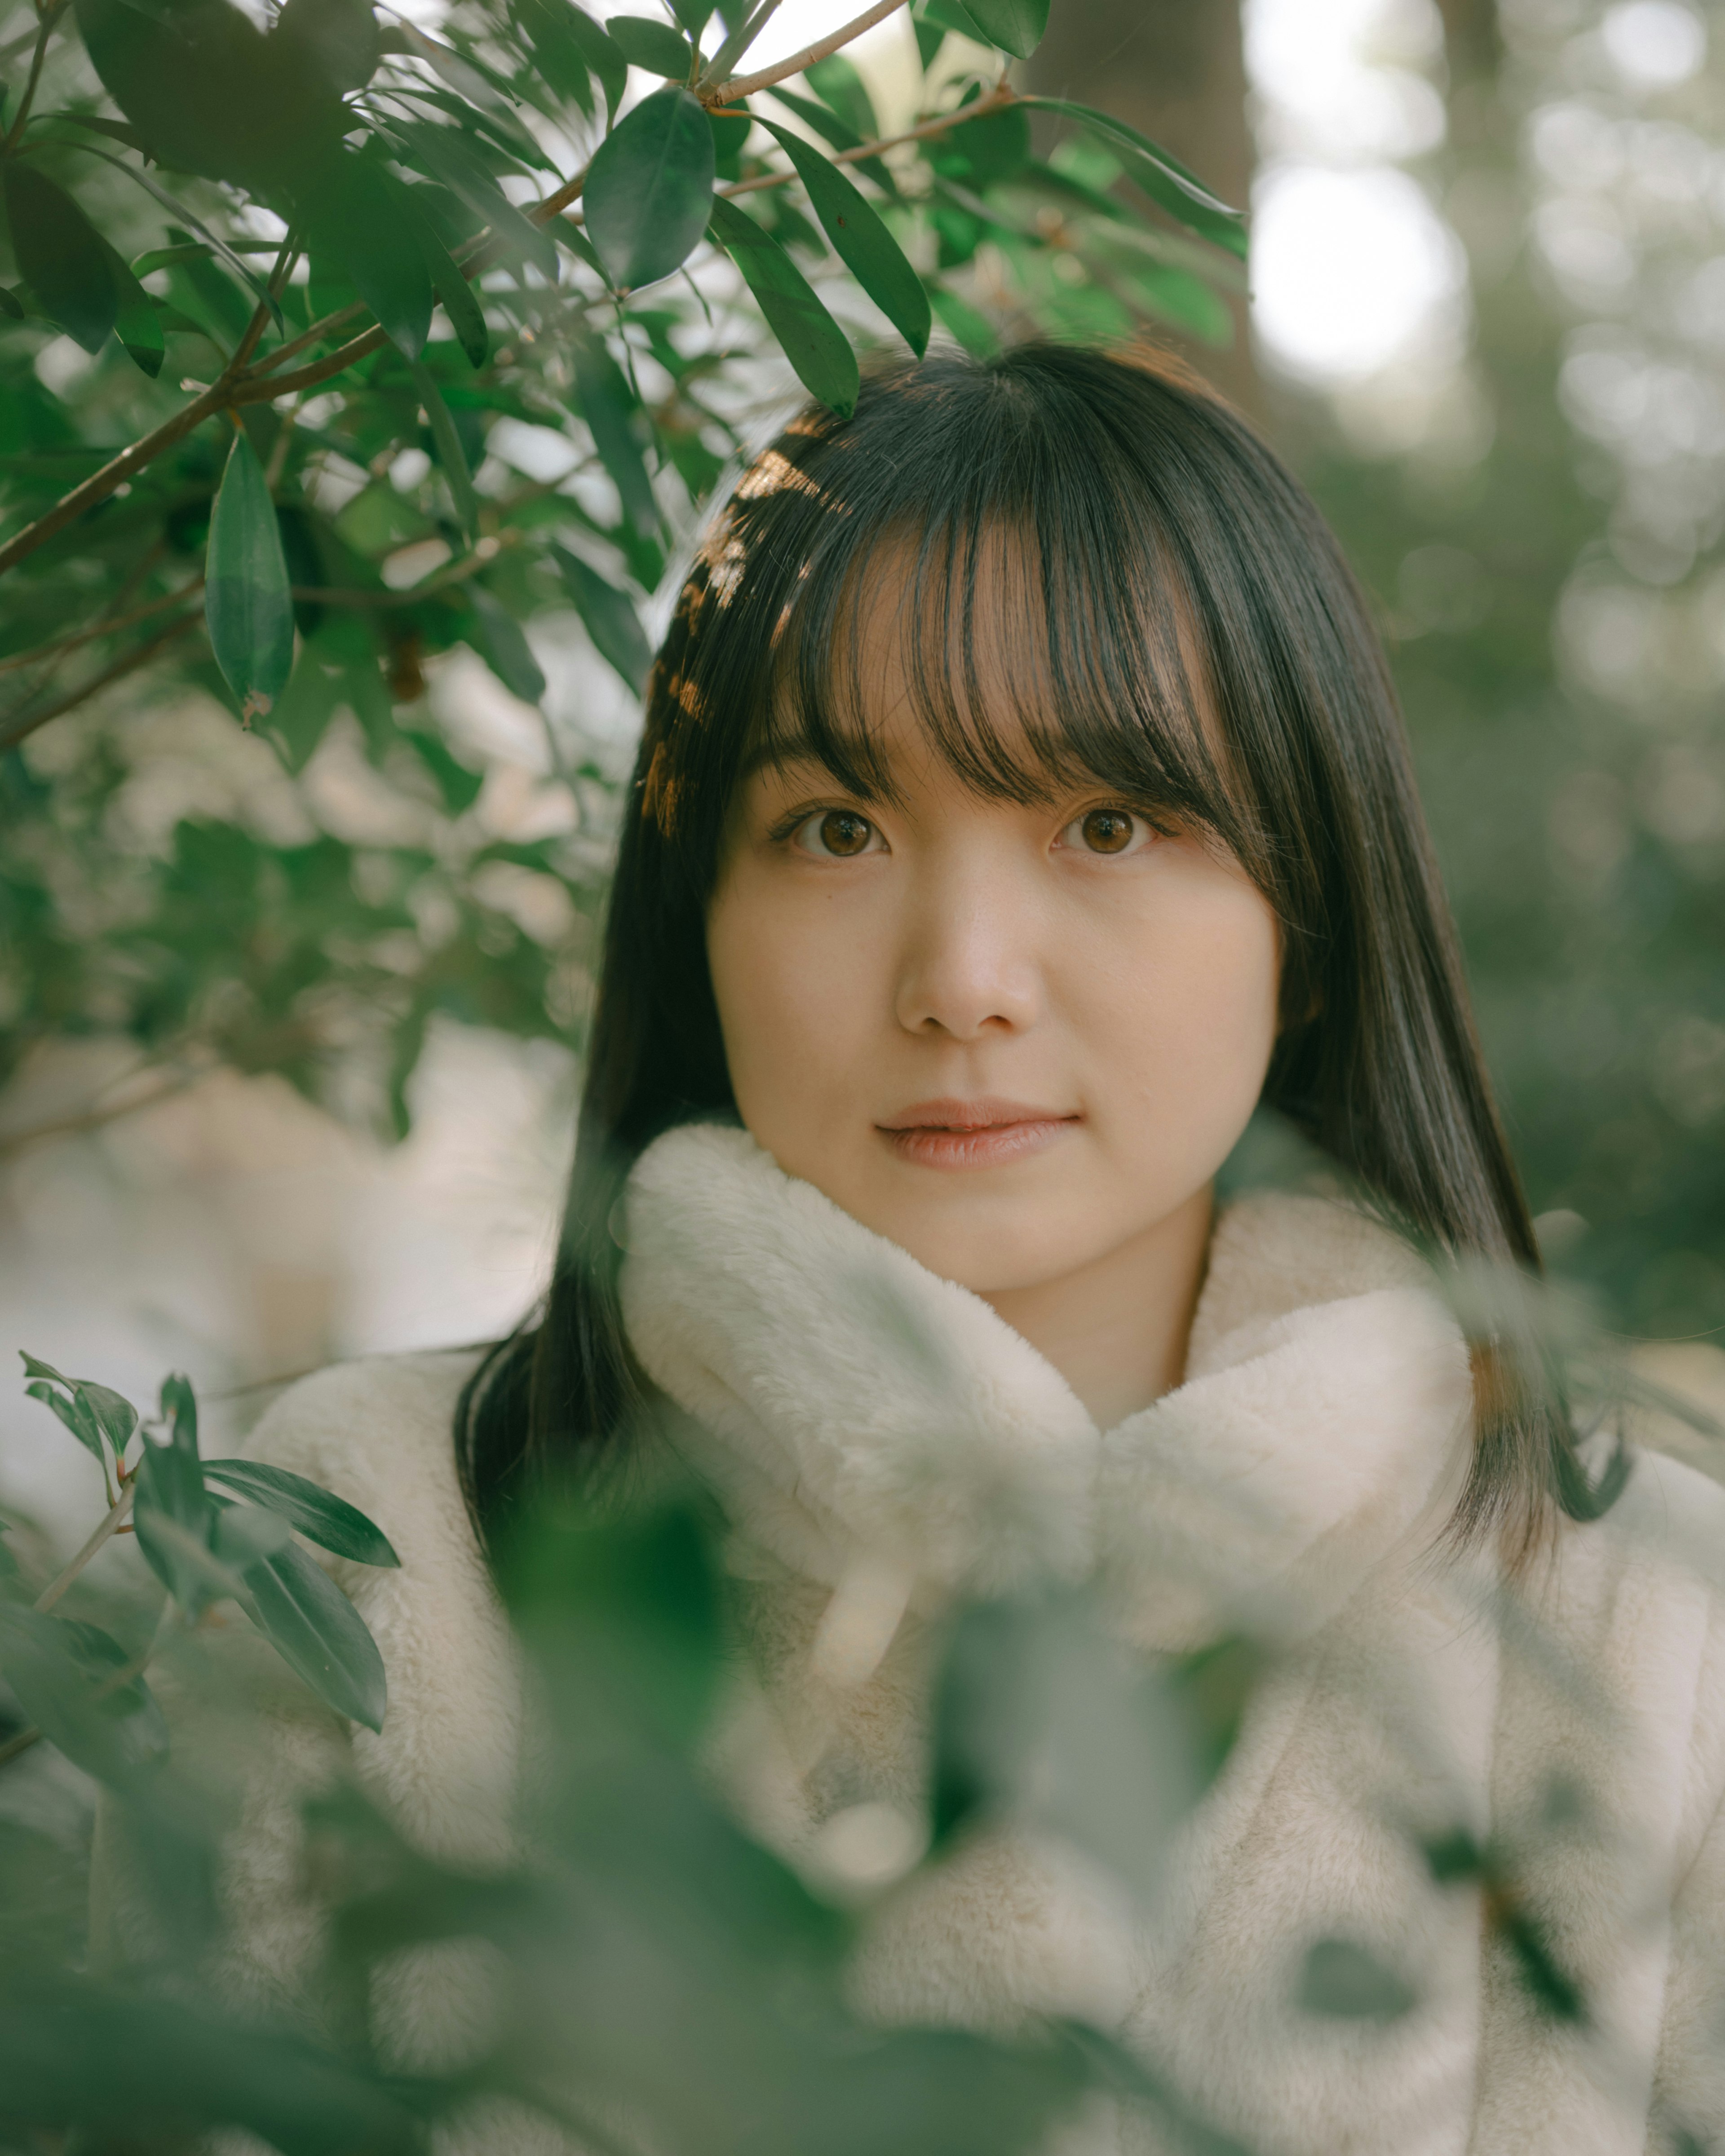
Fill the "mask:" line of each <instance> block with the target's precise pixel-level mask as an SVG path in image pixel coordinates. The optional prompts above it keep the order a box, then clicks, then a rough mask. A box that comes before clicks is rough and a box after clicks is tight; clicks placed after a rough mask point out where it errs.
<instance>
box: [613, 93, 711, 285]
mask: <svg viewBox="0 0 1725 2156" xmlns="http://www.w3.org/2000/svg"><path fill="white" fill-rule="evenodd" d="M713 155H714V152H713V131H712V129H711V127H710V126H708V125H707V118H706V111H705V110H704V109H703V108H702V106H701V103H700V100H698V99H696V98H693V97H691V95H689V92H688V91H687V90H655V92H654V93H653V95H652V96H650V97H644V98H643V99H642V100H641V102H640V103H639V105H636V107H635V108H634V111H633V112H631V113H629V115H627V116H626V117H625V118H624V120H623V121H621V122H620V123H619V125H618V126H616V127H615V128H614V129H613V130H612V131H611V133H610V134H609V135H608V136H606V137H605V140H604V141H603V142H602V143H601V144H600V145H599V146H598V150H597V151H595V153H594V156H593V164H592V166H591V167H590V168H589V170H588V176H587V191H586V196H585V203H586V208H587V229H588V237H589V238H590V239H592V241H593V245H594V247H595V248H596V249H598V256H599V259H600V260H601V261H602V262H603V264H604V265H605V269H606V273H607V275H608V276H609V277H610V280H611V281H612V283H613V284H614V285H615V286H616V287H617V288H618V290H619V291H633V290H634V289H635V288H636V287H637V286H639V285H651V284H653V283H655V281H656V280H658V279H659V278H660V277H669V276H670V274H671V272H672V271H673V270H674V269H680V268H681V266H682V264H684V262H685V260H686V259H688V256H689V254H690V253H691V249H693V248H694V247H695V246H696V244H697V243H698V242H699V240H700V239H701V234H702V233H703V232H704V231H706V226H707V219H708V217H709V215H710V214H711V208H712V202H713Z"/></svg>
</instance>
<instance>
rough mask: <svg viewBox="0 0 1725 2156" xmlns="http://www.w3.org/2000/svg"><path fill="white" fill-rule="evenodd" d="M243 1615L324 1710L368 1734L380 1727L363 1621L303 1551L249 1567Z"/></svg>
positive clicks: (382, 1694)
mask: <svg viewBox="0 0 1725 2156" xmlns="http://www.w3.org/2000/svg"><path fill="white" fill-rule="evenodd" d="M241 1577H242V1578H243V1579H244V1583H245V1588H246V1594H247V1602H246V1611H247V1614H248V1615H249V1617H250V1618H251V1620H252V1622H253V1623H254V1625H256V1626H257V1628H258V1630H259V1631H260V1632H261V1633H262V1634H263V1635H264V1638H265V1639H266V1640H268V1641H269V1642H270V1645H271V1646H272V1647H274V1648H275V1651H276V1653H277V1654H279V1655H280V1656H281V1658H282V1660H283V1661H285V1663H286V1664H287V1666H288V1667H289V1668H290V1670H292V1671H294V1673H295V1676H299V1677H300V1678H302V1679H303V1680H304V1681H305V1683H306V1684H308V1685H310V1686H311V1689H312V1691H315V1692H316V1694H317V1696H318V1697H319V1698H320V1699H321V1700H322V1701H323V1702H324V1703H325V1705H326V1706H327V1707H333V1708H334V1710H335V1711H336V1713H337V1714H340V1715H343V1716H345V1717H347V1720H348V1721H350V1722H362V1723H363V1725H364V1726H365V1727H366V1728H367V1729H381V1728H382V1727H383V1710H384V1707H385V1704H386V1701H387V1697H388V1687H387V1684H386V1681H385V1678H384V1674H383V1657H382V1655H380V1654H379V1653H378V1652H377V1641H376V1640H373V1639H372V1635H371V1634H370V1633H369V1632H368V1631H367V1630H366V1625H365V1620H364V1619H363V1618H362V1616H361V1615H360V1614H359V1612H358V1610H357V1609H355V1608H354V1606H353V1604H352V1603H351V1602H350V1601H349V1600H348V1599H347V1596H346V1595H345V1594H343V1593H342V1592H341V1589H340V1588H339V1587H337V1586H336V1583H335V1582H334V1580H332V1579H331V1578H330V1576H329V1574H328V1573H326V1572H325V1571H324V1570H323V1569H322V1568H321V1566H319V1565H317V1564H316V1563H313V1562H312V1560H311V1558H309V1557H307V1556H306V1554H305V1551H304V1550H302V1549H296V1548H291V1547H290V1548H287V1549H285V1550H283V1551H281V1552H280V1554H279V1555H278V1556H275V1557H271V1558H264V1559H262V1560H261V1561H260V1562H259V1563H256V1564H251V1565H248V1566H247V1567H246V1568H245V1569H244V1572H243V1573H242V1574H241Z"/></svg>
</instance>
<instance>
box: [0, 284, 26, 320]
mask: <svg viewBox="0 0 1725 2156" xmlns="http://www.w3.org/2000/svg"><path fill="white" fill-rule="evenodd" d="M0 314H5V315H8V316H10V317H11V318H12V320H13V321H15V322H21V321H23V319H24V306H23V300H20V299H19V297H18V294H17V293H16V292H14V291H13V289H12V287H11V286H10V285H0Z"/></svg>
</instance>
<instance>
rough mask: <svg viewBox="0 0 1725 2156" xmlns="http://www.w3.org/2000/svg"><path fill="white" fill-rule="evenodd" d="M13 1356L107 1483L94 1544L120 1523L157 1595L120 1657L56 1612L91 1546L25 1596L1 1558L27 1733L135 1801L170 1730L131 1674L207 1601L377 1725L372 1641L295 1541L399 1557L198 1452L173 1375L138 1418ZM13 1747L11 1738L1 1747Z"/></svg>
mask: <svg viewBox="0 0 1725 2156" xmlns="http://www.w3.org/2000/svg"><path fill="white" fill-rule="evenodd" d="M23 1359H24V1367H25V1370H26V1373H27V1374H28V1379H29V1383H28V1386H27V1387H26V1389H27V1391H28V1393H29V1394H30V1395H31V1396H32V1398H33V1399H39V1400H40V1401H42V1402H43V1403H44V1404H45V1405H47V1406H48V1407H50V1408H51V1409H53V1410H54V1413H55V1414H57V1415H58V1416H59V1419H60V1420H61V1421H62V1422H63V1423H64V1424H65V1426H66V1427H67V1429H68V1430H70V1431H71V1433H72V1435H74V1437H75V1438H77V1439H78V1440H79V1442H80V1444H81V1445H85V1447H86V1448H87V1449H88V1450H90V1452H92V1453H93V1454H95V1456H96V1458H97V1459H98V1460H100V1461H101V1463H102V1467H103V1471H104V1474H105V1476H108V1477H109V1485H108V1486H109V1490H110V1498H111V1504H110V1512H109V1515H108V1518H107V1520H106V1521H105V1522H104V1523H103V1527H104V1537H98V1538H96V1539H97V1546H100V1539H102V1538H105V1535H107V1534H112V1533H114V1532H122V1531H124V1530H126V1529H127V1528H130V1529H131V1531H132V1532H135V1533H136V1537H137V1546H138V1548H139V1550H140V1552H141V1553H142V1556H143V1558H144V1561H145V1563H146V1564H147V1565H148V1567H149V1568H150V1570H151V1573H153V1574H154V1575H155V1577H156V1579H157V1582H158V1583H159V1584H160V1585H161V1586H162V1588H163V1589H165V1590H166V1593H167V1601H166V1603H165V1604H163V1606H162V1609H161V1611H160V1613H159V1615H158V1619H157V1625H156V1631H155V1637H154V1639H153V1640H151V1642H150V1643H149V1644H148V1645H145V1646H144V1647H142V1649H141V1650H137V1651H129V1650H127V1648H126V1646H125V1645H122V1644H121V1641H120V1640H117V1639H116V1638H115V1637H114V1635H113V1634H112V1633H111V1632H110V1631H108V1630H105V1629H103V1628H102V1627H101V1626H100V1625H94V1624H90V1623H87V1622H85V1621H82V1620H77V1619H74V1618H69V1617H64V1616H61V1615H59V1614H56V1611H55V1605H56V1604H57V1603H58V1602H59V1600H60V1599H61V1598H62V1596H63V1594H64V1592H65V1591H66V1589H68V1588H69V1586H70V1585H71V1584H72V1583H73V1581H74V1579H75V1578H76V1576H77V1574H78V1573H79V1572H80V1570H81V1569H82V1566H83V1563H85V1562H86V1561H87V1559H88V1557H89V1555H91V1554H93V1551H90V1552H86V1553H84V1554H82V1555H80V1558H79V1559H74V1564H73V1567H72V1568H69V1572H68V1573H65V1574H63V1575H62V1576H61V1578H59V1579H58V1580H55V1581H54V1582H52V1583H50V1584H49V1586H48V1587H46V1588H45V1589H44V1590H43V1591H42V1592H41V1593H40V1594H38V1595H37V1596H36V1598H35V1599H34V1601H33V1602H32V1601H30V1600H28V1599H26V1597H25V1592H24V1589H23V1584H22V1578H21V1574H20V1573H19V1570H18V1568H17V1567H16V1565H15V1564H13V1565H11V1566H9V1567H8V1568H6V1569H5V1570H4V1571H3V1572H0V1676H3V1678H4V1680H5V1682H6V1685H7V1686H8V1688H9V1690H10V1691H11V1692H12V1694H13V1697H15V1698H16V1700H17V1701H18V1705H19V1707H20V1708H21V1710H22V1712H23V1714H24V1716H26V1717H28V1725H29V1733H31V1734H33V1735H35V1736H39V1737H40V1738H44V1739H45V1740H46V1741H47V1742H48V1743H51V1744H53V1745H54V1746H55V1747H56V1748H58V1749H59V1751H61V1752H62V1753H64V1754H65V1756H66V1758H69V1760H70V1761H71V1762H72V1763H73V1764H74V1766H77V1767H80V1768H83V1770H84V1771H85V1774H90V1775H93V1776H94V1777H95V1779H96V1780H97V1781H99V1782H100V1783H103V1784H105V1785H107V1786H108V1787H109V1788H110V1789H114V1790H116V1791H118V1792H140V1791H141V1792H142V1793H143V1794H144V1796H145V1798H146V1800H149V1799H150V1793H151V1790H153V1789H154V1788H155V1784H156V1779H157V1777H159V1776H160V1774H162V1771H163V1769H164V1768H165V1765H166V1763H167V1753H168V1733H167V1725H166V1724H165V1722H163V1719H162V1712H161V1710H160V1708H159V1707H157V1702H156V1700H155V1698H154V1697H153V1695H152V1694H151V1691H150V1688H149V1686H148V1683H147V1682H146V1678H145V1675H144V1671H145V1670H146V1666H147V1665H148V1663H149V1661H150V1660H151V1655H152V1654H153V1652H154V1651H155V1649H156V1647H157V1645H158V1644H159V1643H160V1642H161V1641H162V1639H163V1637H164V1636H165V1635H167V1633H168V1632H169V1631H170V1630H171V1629H172V1628H173V1627H175V1626H195V1625H197V1624H198V1620H200V1619H201V1618H202V1617H203V1615H204V1614H205V1613H206V1612H207V1611H208V1610H209V1609H211V1608H212V1607H213V1605H215V1604H220V1603H234V1604H238V1605H239V1608H240V1609H242V1610H243V1611H244V1613H245V1614H246V1616H247V1617H249V1619H250V1620H251V1622H252V1624H253V1625H254V1626H255V1627H256V1628H257V1630H259V1632H260V1633H262V1635H264V1638H265V1639H266V1640H269V1642H270V1645H272V1646H273V1647H274V1648H275V1650H276V1652H277V1653H278V1654H279V1655H280V1656H281V1658H282V1660H283V1661H285V1662H286V1664H287V1665H288V1666H289V1668H290V1669H291V1670H292V1671H294V1673H295V1676H298V1677H299V1678H300V1680H301V1681H303V1682H304V1683H305V1684H306V1685H308V1686H310V1687H311V1690H312V1691H315V1692H316V1694H317V1696H318V1697H319V1698H320V1699H321V1700H322V1701H323V1702H325V1703H326V1705H327V1706H329V1707H332V1708H333V1709H334V1710H335V1712H336V1713H338V1714H341V1715H343V1716H346V1717H347V1718H348V1719H350V1720H352V1721H354V1722H362V1723H364V1724H365V1726H366V1727H367V1728H371V1729H377V1728H379V1727H382V1719H383V1713H384V1707H385V1685H384V1676H383V1663H382V1657H381V1656H380V1655H379V1654H378V1652H377V1645H376V1644H375V1642H374V1641H373V1640H372V1636H371V1634H370V1633H369V1632H368V1631H367V1630H366V1627H365V1625H364V1623H363V1622H362V1620H361V1618H360V1616H359V1614H358V1612H357V1610H356V1609H354V1607H353V1604H352V1603H351V1602H350V1601H349V1600H348V1599H347V1595H346V1594H344V1593H343V1592H342V1590H341V1588H340V1586H339V1585H338V1584H336V1581H335V1580H334V1579H333V1578H331V1576H330V1574H329V1573H328V1572H327V1571H326V1569H325V1568H323V1567H322V1566H321V1565H320V1564H318V1563H316V1561H315V1560H314V1559H313V1558H311V1557H310V1556H309V1555H308V1554H307V1553H306V1552H305V1549H304V1548H301V1547H300V1543H297V1542H295V1539H294V1537H295V1535H299V1536H301V1537H304V1538H305V1541H307V1542H310V1543H315V1544H316V1546H317V1547H318V1548H321V1549H324V1550H327V1551H329V1552H330V1553H331V1554H332V1555H334V1556H336V1557H338V1558H341V1559H343V1560H345V1561H346V1562H347V1563H351V1564H361V1565H386V1566H393V1565H395V1564H396V1563H398V1559H397V1557H396V1554H395V1552H394V1551H393V1549H392V1548H390V1546H389V1543H388V1539H387V1537H385V1536H384V1535H383V1534H382V1532H381V1530H380V1529H379V1528H378V1527H377V1526H376V1525H375V1524H374V1523H373V1522H372V1521H370V1520H368V1519H367V1517H365V1515H364V1514H363V1513H362V1512H358V1511H357V1510H356V1509H355V1507H353V1506H352V1505H350V1504H348V1503H347V1502H346V1501H345V1500H343V1499H342V1498H340V1497H337V1496H334V1495H332V1494H331V1492H330V1491H327V1490H324V1489H321V1488H320V1487H319V1486H317V1484H316V1483H315V1482H311V1481H307V1480H306V1479H305V1476H300V1475H294V1474H290V1473H288V1472H287V1471H285V1470H284V1469H281V1468H277V1467H268V1466H259V1465H256V1464H254V1462H252V1461H250V1460H207V1459H204V1458H203V1456H202V1455H201V1454H200V1452H199V1450H198V1404H197V1401H196V1399H195V1398H194V1396H193V1390H192V1387H191V1385H190V1384H189V1383H188V1382H187V1380H186V1379H185V1378H182V1377H170V1378H167V1379H166V1380H165V1381H164V1383H163V1384H162V1396H161V1403H160V1411H159V1414H157V1416H156V1417H154V1418H153V1419H151V1422H150V1423H149V1424H144V1423H141V1420H140V1418H139V1415H138V1413H137V1410H136V1408H134V1407H133V1406H132V1404H131V1402H130V1401H128V1400H126V1399H122V1398H121V1396H120V1394H117V1393H116V1392H113V1391H112V1390H110V1389H109V1388H108V1387H107V1386H105V1385H100V1384H98V1383H95V1382H94V1381H93V1380H91V1379H89V1378H68V1377H65V1376H64V1375H62V1373H60V1372H59V1371H58V1370H55V1369H54V1368H51V1367H50V1366H49V1364H47V1363H42V1362H39V1361H38V1360H37V1359H36V1358H35V1357H33V1356H31V1355H26V1356H25V1357H24V1358H23ZM152 1430H157V1431H159V1432H160V1433H161V1434H160V1435H151V1431H152ZM128 1516H129V1517H128ZM22 1733H23V1732H20V1733H19V1734H22ZM18 1748H20V1746H19V1735H18V1734H15V1735H14V1736H13V1738H11V1739H10V1740H9V1741H8V1744H7V1747H6V1754H7V1756H9V1755H10V1754H11V1753H13V1752H15V1751H16V1750H18Z"/></svg>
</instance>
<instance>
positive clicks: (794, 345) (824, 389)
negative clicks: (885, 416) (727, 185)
mask: <svg viewBox="0 0 1725 2156" xmlns="http://www.w3.org/2000/svg"><path fill="white" fill-rule="evenodd" d="M712 234H713V238H714V239H716V241H717V242H718V244H720V245H721V247H722V248H723V249H725V251H726V254H729V255H730V257H731V259H732V261H733V262H735V263H736V264H737V268H738V269H740V270H741V271H742V275H743V277H744V279H745V280H746V281H747V285H748V287H749V290H751V291H752V293H753V294H754V295H755V298H756V300H757V301H758V302H759V304H760V309H761V312H762V314H763V315H764V316H766V317H767V321H768V326H769V327H770V328H771V330H772V331H773V335H774V336H776V337H777V338H778V341H779V343H780V344H781V345H782V346H783V347H784V355H785V357H786V358H787V359H788V360H789V362H791V365H792V366H793V367H794V368H795V369H796V371H797V375H798V379H799V380H800V381H801V382H802V383H803V386H804V388H807V389H808V390H809V393H810V394H811V395H812V396H814V397H817V398H819V400H820V402H821V403H823V404H824V405H826V406H828V407H829V408H830V409H831V410H833V411H834V412H836V413H838V414H839V417H840V418H849V417H850V414H851V413H852V412H854V411H855V408H856V396H857V389H858V387H859V382H860V377H859V374H858V371H857V364H856V354H855V352H853V351H852V350H851V348H850V339H849V338H848V337H847V336H845V332H844V331H843V330H841V329H840V328H839V325H838V324H837V323H836V322H835V321H834V320H833V318H832V316H830V315H829V313H828V312H827V311H826V309H825V308H824V306H823V305H821V303H820V301H819V300H818V299H817V298H816V297H815V295H814V290H813V289H812V288H811V286H810V285H809V280H808V279H807V278H806V277H805V276H804V275H803V273H802V271H801V270H800V269H798V267H797V265H796V264H795V263H794V262H793V261H792V259H791V258H790V256H789V255H788V254H786V253H785V251H784V249H783V248H782V247H781V246H780V245H779V244H778V241H777V240H776V239H773V236H772V234H770V233H768V232H763V231H762V228H761V227H760V226H759V225H758V224H757V223H755V221H754V219H753V218H752V217H747V216H745V215H744V213H743V212H742V210H740V209H738V208H737V207H736V205H735V204H734V203H731V202H728V201H726V199H725V198H723V197H722V196H719V197H716V198H714V201H713V206H712Z"/></svg>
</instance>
